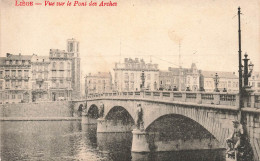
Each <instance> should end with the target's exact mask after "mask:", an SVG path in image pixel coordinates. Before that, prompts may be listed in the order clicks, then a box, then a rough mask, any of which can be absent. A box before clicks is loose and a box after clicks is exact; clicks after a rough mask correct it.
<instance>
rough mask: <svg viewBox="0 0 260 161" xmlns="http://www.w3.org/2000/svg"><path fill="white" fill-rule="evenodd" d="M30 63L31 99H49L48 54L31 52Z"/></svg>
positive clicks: (36, 100) (34, 100)
mask: <svg viewBox="0 0 260 161" xmlns="http://www.w3.org/2000/svg"><path fill="white" fill-rule="evenodd" d="M31 63H32V65H31V76H32V77H31V84H32V90H31V93H32V101H33V102H39V101H48V100H50V94H49V85H50V79H49V75H50V72H49V66H50V59H49V57H48V56H37V55H36V54H33V56H32V58H31Z"/></svg>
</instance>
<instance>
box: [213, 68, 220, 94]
mask: <svg viewBox="0 0 260 161" xmlns="http://www.w3.org/2000/svg"><path fill="white" fill-rule="evenodd" d="M213 79H214V82H215V90H214V91H215V92H219V90H218V84H219V76H218V73H216V75H215V77H214V78H213Z"/></svg>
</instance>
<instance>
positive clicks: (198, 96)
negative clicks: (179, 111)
mask: <svg viewBox="0 0 260 161" xmlns="http://www.w3.org/2000/svg"><path fill="white" fill-rule="evenodd" d="M102 98H111V99H117V98H129V99H131V98H132V99H133V98H143V99H152V100H168V101H175V102H191V103H198V104H214V105H226V106H238V103H239V95H238V93H227V92H194V91H127V92H111V93H100V94H91V95H89V96H88V97H87V99H102ZM244 107H251V108H260V93H253V94H251V95H250V96H249V97H248V98H247V99H245V100H244Z"/></svg>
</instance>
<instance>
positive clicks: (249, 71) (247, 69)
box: [243, 53, 254, 94]
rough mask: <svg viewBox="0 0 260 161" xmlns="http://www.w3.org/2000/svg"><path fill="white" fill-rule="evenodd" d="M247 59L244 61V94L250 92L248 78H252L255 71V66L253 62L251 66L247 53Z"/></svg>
mask: <svg viewBox="0 0 260 161" xmlns="http://www.w3.org/2000/svg"><path fill="white" fill-rule="evenodd" d="M244 56H245V58H244V59H243V61H244V73H243V78H244V86H243V89H244V92H245V93H244V94H247V93H248V92H250V91H251V90H250V87H249V86H248V78H249V77H251V74H252V71H253V68H254V64H252V62H250V64H248V60H250V59H248V58H247V57H248V55H247V53H245V55H244Z"/></svg>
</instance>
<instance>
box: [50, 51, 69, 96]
mask: <svg viewBox="0 0 260 161" xmlns="http://www.w3.org/2000/svg"><path fill="white" fill-rule="evenodd" d="M72 57H73V55H72V54H71V53H67V52H65V51H64V50H59V49H50V55H49V59H50V66H49V71H50V86H49V90H50V98H51V100H52V101H56V100H64V99H65V100H70V99H71V98H72V90H73V89H72V80H73V79H72V78H73V77H72Z"/></svg>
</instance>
